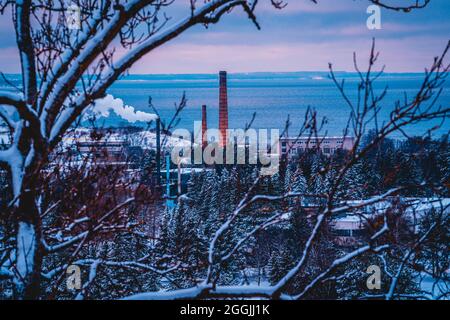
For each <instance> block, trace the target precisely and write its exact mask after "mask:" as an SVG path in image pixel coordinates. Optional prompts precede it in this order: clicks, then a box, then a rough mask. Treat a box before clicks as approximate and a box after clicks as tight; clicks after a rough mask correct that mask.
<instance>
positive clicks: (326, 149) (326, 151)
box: [323, 148, 331, 154]
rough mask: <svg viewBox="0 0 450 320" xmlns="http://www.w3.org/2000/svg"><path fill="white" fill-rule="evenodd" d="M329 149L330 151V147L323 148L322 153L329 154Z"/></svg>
mask: <svg viewBox="0 0 450 320" xmlns="http://www.w3.org/2000/svg"><path fill="white" fill-rule="evenodd" d="M330 151H331V150H330V148H323V153H328V154H329V153H330Z"/></svg>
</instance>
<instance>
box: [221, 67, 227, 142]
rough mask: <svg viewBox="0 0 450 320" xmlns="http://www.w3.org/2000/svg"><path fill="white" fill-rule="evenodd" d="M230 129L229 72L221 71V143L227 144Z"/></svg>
mask: <svg viewBox="0 0 450 320" xmlns="http://www.w3.org/2000/svg"><path fill="white" fill-rule="evenodd" d="M227 129H228V94H227V72H226V71H220V72H219V130H220V134H221V136H222V141H220V145H221V146H222V147H223V146H225V145H226V144H227Z"/></svg>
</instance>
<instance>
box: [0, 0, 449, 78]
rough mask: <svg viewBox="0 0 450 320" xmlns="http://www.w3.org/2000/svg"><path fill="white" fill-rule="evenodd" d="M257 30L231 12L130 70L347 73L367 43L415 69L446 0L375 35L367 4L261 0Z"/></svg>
mask: <svg viewBox="0 0 450 320" xmlns="http://www.w3.org/2000/svg"><path fill="white" fill-rule="evenodd" d="M260 3H261V4H260V6H259V8H258V9H257V11H256V15H257V17H258V21H259V23H260V24H261V27H262V30H257V29H256V27H255V26H254V25H253V24H252V23H251V22H250V21H249V20H248V19H247V18H246V15H245V14H244V13H243V12H242V10H240V9H239V10H234V11H233V12H231V13H230V14H228V15H226V16H224V17H223V18H222V21H221V22H219V23H218V24H216V25H211V26H209V28H208V29H205V28H204V27H203V26H197V27H195V28H193V29H192V30H189V31H188V32H186V33H185V34H182V35H181V36H180V37H178V38H176V39H175V40H174V41H172V42H171V43H170V44H167V45H165V46H163V47H160V48H158V49H157V50H155V51H153V52H151V53H150V54H148V55H147V56H145V57H144V58H143V59H142V60H141V61H139V62H138V63H137V64H136V65H135V66H134V67H133V68H132V69H131V70H130V73H141V74H142V73H144V74H146V73H215V72H217V70H222V69H225V70H228V71H230V72H262V71H273V72H288V71H323V70H327V67H328V63H329V62H332V63H333V64H334V66H335V69H337V70H345V71H352V70H353V62H352V54H353V52H357V53H358V55H359V56H360V57H361V60H362V61H365V60H367V58H366V57H367V54H368V51H369V49H370V45H371V41H372V38H376V40H377V48H378V50H379V51H381V57H380V62H381V63H383V64H385V65H386V71H387V72H420V71H423V70H424V68H425V67H426V66H428V65H429V64H430V63H431V61H432V58H433V57H434V56H436V55H438V54H440V53H441V51H442V50H443V48H444V47H445V45H446V43H447V41H448V40H449V35H450V19H448V17H449V16H450V1H448V0H432V1H431V3H430V4H429V6H428V7H427V8H425V9H421V10H417V11H414V12H410V13H400V12H390V11H386V10H382V15H381V22H382V25H381V26H382V28H381V30H369V29H368V28H367V27H366V20H367V18H368V17H369V14H368V13H367V12H366V10H367V7H368V6H369V4H370V3H369V1H367V0H338V1H337V0H320V1H318V4H314V3H312V2H311V1H309V0H289V1H288V6H287V7H286V8H285V9H283V10H275V9H273V8H272V7H271V6H270V4H269V1H268V0H266V1H263V0H260ZM188 8H189V1H188V0H176V1H175V5H174V6H173V7H172V9H171V10H170V11H169V12H168V13H169V14H170V16H171V17H172V20H171V22H170V23H175V22H176V21H177V19H180V18H182V17H183V16H185V15H186V14H188V13H189V11H188ZM0 19H1V23H0V27H1V30H0V56H1V57H2V59H1V61H0V70H1V71H3V72H5V73H17V72H19V71H20V68H19V59H18V57H17V50H16V48H15V38H14V31H13V29H12V21H11V19H10V15H5V16H2V17H1V18H0Z"/></svg>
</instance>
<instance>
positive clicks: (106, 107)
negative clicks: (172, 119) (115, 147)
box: [90, 94, 157, 123]
mask: <svg viewBox="0 0 450 320" xmlns="http://www.w3.org/2000/svg"><path fill="white" fill-rule="evenodd" d="M111 111H113V112H114V113H115V114H117V115H118V116H119V117H121V118H122V119H125V120H127V121H128V122H131V123H135V122H136V121H142V122H149V121H152V120H155V119H156V118H157V116H156V115H155V114H153V113H147V112H143V111H137V110H135V109H134V107H132V106H128V105H125V104H124V103H123V100H122V99H120V98H114V97H113V96H112V95H110V94H108V95H107V96H105V97H104V98H103V99H98V100H95V103H94V104H93V107H92V108H91V109H90V113H91V114H92V113H93V114H95V115H96V116H102V117H108V116H109V115H110V113H111Z"/></svg>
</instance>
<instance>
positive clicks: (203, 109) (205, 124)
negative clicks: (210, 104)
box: [202, 105, 208, 150]
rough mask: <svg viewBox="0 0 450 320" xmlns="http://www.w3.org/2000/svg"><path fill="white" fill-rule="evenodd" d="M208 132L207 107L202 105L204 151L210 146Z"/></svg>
mask: <svg viewBox="0 0 450 320" xmlns="http://www.w3.org/2000/svg"><path fill="white" fill-rule="evenodd" d="M207 130H208V122H207V118H206V106H205V105H202V150H205V148H206V145H207V144H208V137H207V136H206V131H207Z"/></svg>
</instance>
